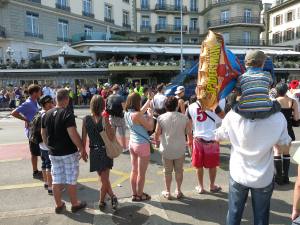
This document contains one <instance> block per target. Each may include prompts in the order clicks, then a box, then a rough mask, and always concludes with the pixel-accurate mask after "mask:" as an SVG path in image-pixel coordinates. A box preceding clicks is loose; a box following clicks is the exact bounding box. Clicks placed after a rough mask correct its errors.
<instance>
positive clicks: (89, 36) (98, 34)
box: [72, 32, 130, 43]
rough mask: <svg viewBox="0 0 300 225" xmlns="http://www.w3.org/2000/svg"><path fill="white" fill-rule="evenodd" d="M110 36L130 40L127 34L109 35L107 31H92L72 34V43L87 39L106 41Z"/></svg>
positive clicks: (111, 38) (113, 38) (115, 38)
mask: <svg viewBox="0 0 300 225" xmlns="http://www.w3.org/2000/svg"><path fill="white" fill-rule="evenodd" d="M108 36H109V39H110V40H130V39H129V38H128V37H126V36H121V35H116V34H110V35H107V34H106V33H105V32H92V33H89V34H86V33H79V34H75V35H73V36H72V43H76V42H80V41H85V40H94V41H104V40H107V38H108Z"/></svg>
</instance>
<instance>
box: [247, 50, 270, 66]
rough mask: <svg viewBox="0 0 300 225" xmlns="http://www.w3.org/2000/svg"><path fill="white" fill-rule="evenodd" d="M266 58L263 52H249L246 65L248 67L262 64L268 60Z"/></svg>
mask: <svg viewBox="0 0 300 225" xmlns="http://www.w3.org/2000/svg"><path fill="white" fill-rule="evenodd" d="M266 58H267V56H266V55H265V53H264V52H263V51H260V50H253V51H249V52H247V54H246V56H245V64H246V65H247V64H252V63H256V64H260V63H261V64H262V63H263V62H264V61H265V60H266Z"/></svg>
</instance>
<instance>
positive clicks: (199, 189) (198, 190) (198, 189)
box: [195, 186, 205, 195]
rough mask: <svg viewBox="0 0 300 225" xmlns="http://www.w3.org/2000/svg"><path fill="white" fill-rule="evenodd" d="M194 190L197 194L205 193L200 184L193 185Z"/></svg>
mask: <svg viewBox="0 0 300 225" xmlns="http://www.w3.org/2000/svg"><path fill="white" fill-rule="evenodd" d="M195 190H196V191H197V192H198V194H200V195H201V194H205V190H204V189H202V188H200V186H197V187H195Z"/></svg>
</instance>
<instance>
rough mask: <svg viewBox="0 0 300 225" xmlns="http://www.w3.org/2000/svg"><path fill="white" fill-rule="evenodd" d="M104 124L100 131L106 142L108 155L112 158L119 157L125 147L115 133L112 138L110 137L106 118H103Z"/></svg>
mask: <svg viewBox="0 0 300 225" xmlns="http://www.w3.org/2000/svg"><path fill="white" fill-rule="evenodd" d="M102 126H103V130H102V131H101V132H100V136H101V138H102V140H103V142H104V144H105V149H106V155H107V157H109V158H111V159H114V158H117V157H118V156H119V155H120V154H121V153H122V151H123V148H122V146H121V145H120V144H119V142H118V141H117V139H116V135H115V134H113V135H112V136H113V138H112V140H111V139H110V138H109V135H108V134H107V132H109V130H108V129H107V126H106V124H105V121H104V119H102ZM111 129H112V128H111Z"/></svg>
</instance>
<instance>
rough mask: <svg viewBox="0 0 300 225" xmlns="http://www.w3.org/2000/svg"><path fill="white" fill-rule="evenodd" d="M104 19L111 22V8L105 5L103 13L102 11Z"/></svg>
mask: <svg viewBox="0 0 300 225" xmlns="http://www.w3.org/2000/svg"><path fill="white" fill-rule="evenodd" d="M104 16H105V18H107V19H109V20H112V19H113V18H112V6H111V5H108V4H105V11H104Z"/></svg>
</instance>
